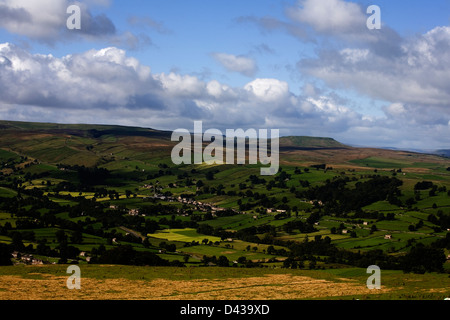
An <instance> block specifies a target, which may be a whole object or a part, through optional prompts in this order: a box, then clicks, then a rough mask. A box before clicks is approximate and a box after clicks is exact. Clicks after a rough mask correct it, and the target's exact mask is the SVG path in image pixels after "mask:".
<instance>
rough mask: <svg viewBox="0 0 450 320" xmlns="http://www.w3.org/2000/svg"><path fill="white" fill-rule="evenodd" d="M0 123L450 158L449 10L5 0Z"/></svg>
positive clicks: (436, 6)
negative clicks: (214, 133)
mask: <svg viewBox="0 0 450 320" xmlns="http://www.w3.org/2000/svg"><path fill="white" fill-rule="evenodd" d="M71 5H76V6H78V7H79V8H80V16H79V17H80V21H81V28H80V29H79V30H78V29H69V28H68V27H67V21H68V20H70V19H71V18H72V16H71V14H72V12H69V13H67V8H68V7H69V6H71ZM371 5H376V6H378V7H379V9H380V20H381V28H380V29H369V28H368V27H367V21H368V20H369V22H372V20H371V19H372V18H373V17H372V14H373V13H374V12H372V11H371V12H369V13H368V12H367V8H368V7H369V6H371ZM70 21H72V20H70ZM0 119H2V120H17V121H34V122H56V123H91V124H118V125H127V126H139V127H148V128H155V129H163V130H175V129H178V128H186V129H188V130H193V124H194V121H198V120H201V121H203V128H204V129H205V130H206V129H207V128H217V129H219V130H222V131H223V132H224V131H225V130H226V129H238V128H243V129H249V128H254V129H280V132H281V135H283V136H287V135H302V136H319V137H332V138H334V139H336V140H338V141H340V142H342V143H346V144H350V145H358V146H369V147H393V148H402V149H424V150H433V149H450V2H449V1H448V0H433V1H418V0H396V1H392V0H371V1H366V0H359V1H349V0H284V1H283V0H281V1H275V0H239V1H237V0H210V1H205V0H165V1H160V0H159V1H156V0H130V1H121V0H86V1H79V2H77V1H69V0H0Z"/></svg>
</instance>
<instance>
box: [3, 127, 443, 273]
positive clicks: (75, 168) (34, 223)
mask: <svg viewBox="0 0 450 320" xmlns="http://www.w3.org/2000/svg"><path fill="white" fill-rule="evenodd" d="M0 127H1V128H0V261H7V260H8V259H9V258H8V257H7V258H6V259H4V260H1V258H2V254H3V253H4V252H6V255H10V252H16V253H17V252H18V253H20V254H21V255H22V256H23V255H25V256H27V255H29V254H32V255H33V257H34V258H33V259H34V260H33V259H32V260H23V259H22V258H20V257H19V256H18V255H17V254H16V257H15V258H13V259H11V261H12V262H13V263H15V264H29V263H33V262H31V261H37V263H44V264H50V263H57V262H59V263H71V262H76V263H78V264H81V265H82V264H88V263H89V264H108V265H116V264H120V265H122V264H129V265H137V266H142V265H150V266H162V267H171V266H178V267H179V266H193V267H199V266H220V267H231V266H239V267H248V268H253V267H261V268H262V267H270V268H285V269H287V268H289V269H307V270H311V269H318V270H324V269H325V270H331V269H337V268H348V267H358V268H367V266H368V265H372V264H377V265H379V266H380V267H381V268H382V269H383V270H396V272H398V271H400V270H403V271H406V272H416V273H423V272H426V271H432V272H446V271H448V270H450V264H449V263H445V258H446V256H447V255H448V254H449V249H450V236H449V234H450V233H449V232H447V230H448V229H449V228H450V191H449V190H450V171H449V170H448V168H449V167H450V162H449V159H448V158H445V157H439V156H436V155H426V154H420V153H414V152H405V151H395V150H383V149H370V148H354V147H349V146H345V145H343V144H341V143H339V142H337V141H335V140H333V139H331V138H312V137H283V138H282V139H281V143H280V150H281V152H280V163H281V167H280V170H279V172H278V173H277V174H276V175H274V176H261V175H260V166H259V165H229V164H227V165H211V166H210V165H180V166H176V165H174V164H173V163H172V160H171V157H170V154H171V150H172V147H173V146H174V145H175V143H174V142H171V141H170V136H171V134H170V132H164V131H158V130H154V129H146V128H133V127H121V126H102V125H61V124H41V123H36V124H35V123H23V122H10V121H2V122H0ZM8 250H9V251H10V252H8ZM2 252H3V253H2ZM422 257H428V258H426V259H422ZM439 276H441V275H439ZM445 276H446V275H445Z"/></svg>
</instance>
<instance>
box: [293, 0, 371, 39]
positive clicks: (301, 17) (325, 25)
mask: <svg viewBox="0 0 450 320" xmlns="http://www.w3.org/2000/svg"><path fill="white" fill-rule="evenodd" d="M287 14H288V16H289V17H290V18H291V19H293V20H294V21H297V22H300V23H304V24H307V25H309V26H311V27H313V28H314V29H315V30H316V31H317V32H321V33H331V34H338V33H354V32H355V31H356V30H361V29H362V28H363V27H365V26H366V19H367V18H366V17H365V16H364V14H363V12H362V10H361V7H360V6H359V5H358V4H356V3H353V2H346V1H342V0H299V1H298V2H297V5H296V6H294V7H290V8H289V9H288V10H287Z"/></svg>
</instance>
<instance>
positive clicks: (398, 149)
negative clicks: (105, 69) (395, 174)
mask: <svg viewBox="0 0 450 320" xmlns="http://www.w3.org/2000/svg"><path fill="white" fill-rule="evenodd" d="M0 122H16V123H27V124H33V123H36V124H49V125H62V126H64V125H69V126H70V125H74V126H77V125H86V126H114V127H122V128H137V129H146V130H155V131H159V132H167V133H173V132H174V131H176V129H175V130H174V131H171V130H162V129H158V128H155V127H145V126H127V125H118V124H98V123H62V122H32V121H17V120H0ZM177 129H182V128H177ZM208 129H214V128H208ZM238 129H243V130H244V131H245V130H246V129H252V128H236V130H238ZM189 132H190V134H195V132H194V130H191V131H189ZM223 137H226V134H224V135H223ZM279 138H280V139H281V138H311V139H331V140H333V141H334V142H337V143H340V144H342V145H344V146H346V147H352V148H361V149H382V150H393V151H406V152H412V153H415V152H417V153H421V154H431V155H438V156H445V155H441V154H438V153H437V152H439V151H448V150H450V149H414V148H410V149H408V148H395V147H384V146H365V145H357V144H348V143H345V142H342V141H339V140H336V139H335V138H333V137H326V136H299V135H297V136H296V135H280V137H279ZM269 140H270V139H269Z"/></svg>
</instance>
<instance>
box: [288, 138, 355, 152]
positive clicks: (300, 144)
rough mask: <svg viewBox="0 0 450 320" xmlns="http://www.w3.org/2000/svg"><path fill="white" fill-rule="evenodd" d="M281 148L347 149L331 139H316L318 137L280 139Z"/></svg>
mask: <svg viewBox="0 0 450 320" xmlns="http://www.w3.org/2000/svg"><path fill="white" fill-rule="evenodd" d="M280 146H281V147H285V148H287V147H292V148H318V149H320V148H325V149H330V148H349V146H346V145H344V144H342V143H340V142H338V141H336V140H334V139H332V138H318V137H304V136H290V137H282V138H280Z"/></svg>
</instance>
